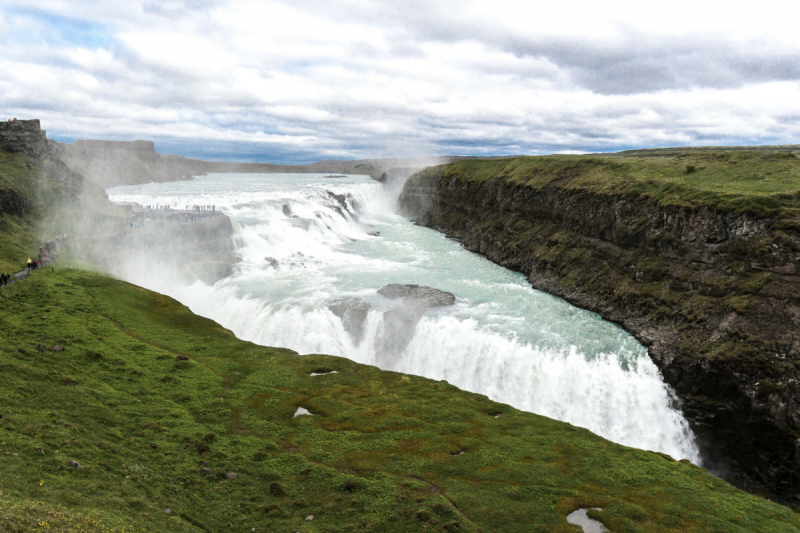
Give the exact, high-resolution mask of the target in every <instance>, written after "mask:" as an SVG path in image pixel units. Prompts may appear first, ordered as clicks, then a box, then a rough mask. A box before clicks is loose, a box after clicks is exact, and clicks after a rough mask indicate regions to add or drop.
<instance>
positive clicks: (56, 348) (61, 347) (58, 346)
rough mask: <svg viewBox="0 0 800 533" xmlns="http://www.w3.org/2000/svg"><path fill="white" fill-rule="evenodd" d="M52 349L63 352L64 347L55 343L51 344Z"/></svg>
mask: <svg viewBox="0 0 800 533" xmlns="http://www.w3.org/2000/svg"><path fill="white" fill-rule="evenodd" d="M53 351H54V352H63V351H64V347H63V346H61V345H60V344H55V345H53Z"/></svg>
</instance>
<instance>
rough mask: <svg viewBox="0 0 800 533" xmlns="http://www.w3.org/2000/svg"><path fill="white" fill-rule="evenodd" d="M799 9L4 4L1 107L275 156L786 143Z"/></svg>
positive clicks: (791, 131)
mask: <svg viewBox="0 0 800 533" xmlns="http://www.w3.org/2000/svg"><path fill="white" fill-rule="evenodd" d="M793 4H794V5H793ZM798 4H800V2H788V1H780V2H773V1H771V0H762V1H760V2H757V3H754V2H741V1H736V0H729V1H727V2H724V3H723V2H706V1H704V0H692V1H685V0H674V1H670V2H658V3H655V2H643V1H641V0H636V1H622V2H616V1H604V2H597V1H596V0H595V1H589V2H584V1H570V0H566V1H565V0H561V1H558V2H553V1H548V2H536V1H515V0H474V1H466V0H465V1H459V0H439V1H436V0H428V1H421V0H397V1H386V0H384V1H375V0H336V1H330V0H292V1H282V0H277V1H252V0H152V1H144V2H142V1H139V0H128V1H126V2H110V1H108V0H79V1H78V0H76V1H72V0H25V1H19V0H0V109H2V114H3V115H6V116H7V117H12V116H16V117H18V118H39V119H41V120H42V123H43V127H44V128H45V129H47V130H48V135H49V136H51V137H53V138H55V139H57V140H63V141H72V140H75V139H81V138H107V139H120V140H132V139H142V138H143V139H153V140H156V142H157V149H158V150H159V151H161V152H171V153H180V154H184V155H190V156H204V157H208V158H227V159H239V160H260V161H272V162H278V161H282V162H301V161H312V160H318V159H324V158H363V157H384V156H413V155H434V154H438V155H443V154H472V155H505V154H519V153H525V154H539V153H553V152H579V151H613V150H619V149H626V148H634V147H654V146H678V145H709V144H793V143H800V31H798V29H797V21H798V20H800V7H798Z"/></svg>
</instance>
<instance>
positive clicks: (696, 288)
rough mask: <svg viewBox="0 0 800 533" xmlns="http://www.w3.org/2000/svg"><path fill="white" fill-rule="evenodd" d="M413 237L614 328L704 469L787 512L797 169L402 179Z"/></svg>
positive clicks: (799, 471) (690, 160) (580, 168)
mask: <svg viewBox="0 0 800 533" xmlns="http://www.w3.org/2000/svg"><path fill="white" fill-rule="evenodd" d="M399 203H400V207H401V208H402V209H403V210H404V211H405V212H406V213H407V214H408V215H410V216H411V217H412V218H413V219H414V220H415V221H416V222H417V223H419V224H422V225H425V226H428V227H431V228H434V229H437V230H440V231H443V232H445V233H446V234H447V235H449V236H451V237H453V238H456V239H458V240H459V241H461V242H462V243H463V244H464V245H465V246H466V247H467V248H468V249H470V250H472V251H475V252H478V253H481V254H483V255H485V256H486V257H488V258H489V259H491V260H493V261H495V262H496V263H499V264H501V265H504V266H506V267H509V268H512V269H514V270H517V271H520V272H522V273H524V274H525V275H526V276H527V277H528V279H529V280H530V282H531V283H532V285H533V286H534V287H535V288H537V289H540V290H543V291H546V292H548V293H551V294H555V295H557V296H560V297H563V298H564V299H566V300H567V301H569V302H571V303H573V304H575V305H577V306H580V307H583V308H586V309H590V310H593V311H596V312H598V313H599V314H601V315H602V316H603V317H604V318H605V319H608V320H612V321H615V322H618V323H620V324H621V325H622V326H623V327H624V328H625V329H626V330H628V331H629V332H631V333H632V334H633V335H635V336H636V337H637V338H638V339H639V340H640V341H641V342H642V343H643V344H645V345H646V346H648V347H649V352H650V355H651V357H652V358H653V360H654V361H655V362H656V364H657V365H658V366H659V367H660V368H661V370H662V372H663V375H664V378H665V380H666V381H667V382H668V383H669V384H670V385H671V386H673V387H674V389H675V390H676V392H677V393H678V395H679V397H680V399H681V400H682V407H683V411H684V413H685V415H686V416H687V418H688V419H689V420H690V421H691V424H692V427H693V429H694V431H695V433H696V435H697V437H698V440H699V444H700V446H701V449H702V451H703V453H704V455H705V459H706V465H707V466H708V467H709V468H710V469H711V470H712V471H715V472H716V473H718V474H720V475H721V476H722V477H724V478H726V479H727V480H729V481H731V482H732V483H734V484H736V485H739V486H740V487H743V488H745V489H748V490H751V491H753V492H758V493H762V494H772V495H777V496H779V497H780V498H781V499H782V500H783V501H786V502H791V501H792V500H793V499H794V500H797V499H800V483H799V481H800V440H798V431H800V394H798V393H799V392H800V385H798V381H797V378H798V373H799V372H800V268H798V262H800V160H798V159H797V157H796V156H795V155H794V154H793V153H791V151H783V152H781V151H740V152H737V151H725V152H722V151H717V152H715V151H713V150H711V151H699V152H694V151H693V152H676V153H672V154H669V155H658V154H657V153H656V155H655V156H652V157H642V156H641V154H637V157H621V156H616V157H608V156H605V157H600V156H551V157H535V158H534V157H525V158H514V159H506V160H499V161H498V160H493V161H461V162H457V163H454V164H451V165H444V166H439V167H434V168H431V169H427V170H425V171H422V172H420V173H418V174H416V175H415V176H413V177H412V178H411V179H410V180H409V181H408V183H407V184H406V186H405V188H404V190H403V194H402V195H401V197H400V200H399Z"/></svg>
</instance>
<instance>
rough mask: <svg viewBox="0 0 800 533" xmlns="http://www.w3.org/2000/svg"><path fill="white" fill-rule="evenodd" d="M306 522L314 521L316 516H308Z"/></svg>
mask: <svg viewBox="0 0 800 533" xmlns="http://www.w3.org/2000/svg"><path fill="white" fill-rule="evenodd" d="M306 520H308V521H311V520H314V515H313V514H310V515H308V516H307V517H306Z"/></svg>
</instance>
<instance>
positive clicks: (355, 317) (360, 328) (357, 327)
mask: <svg viewBox="0 0 800 533" xmlns="http://www.w3.org/2000/svg"><path fill="white" fill-rule="evenodd" d="M328 309H330V310H331V312H332V313H333V314H334V315H336V316H338V317H339V318H340V319H342V324H343V325H344V329H345V331H347V333H348V334H349V335H350V338H351V339H353V342H354V343H355V344H358V343H360V342H361V339H362V338H363V337H364V324H365V323H366V321H367V315H368V314H369V310H370V309H372V306H371V305H370V304H368V303H367V302H364V301H362V300H359V299H358V298H345V299H342V300H337V301H335V302H333V303H332V304H330V305H329V306H328Z"/></svg>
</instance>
